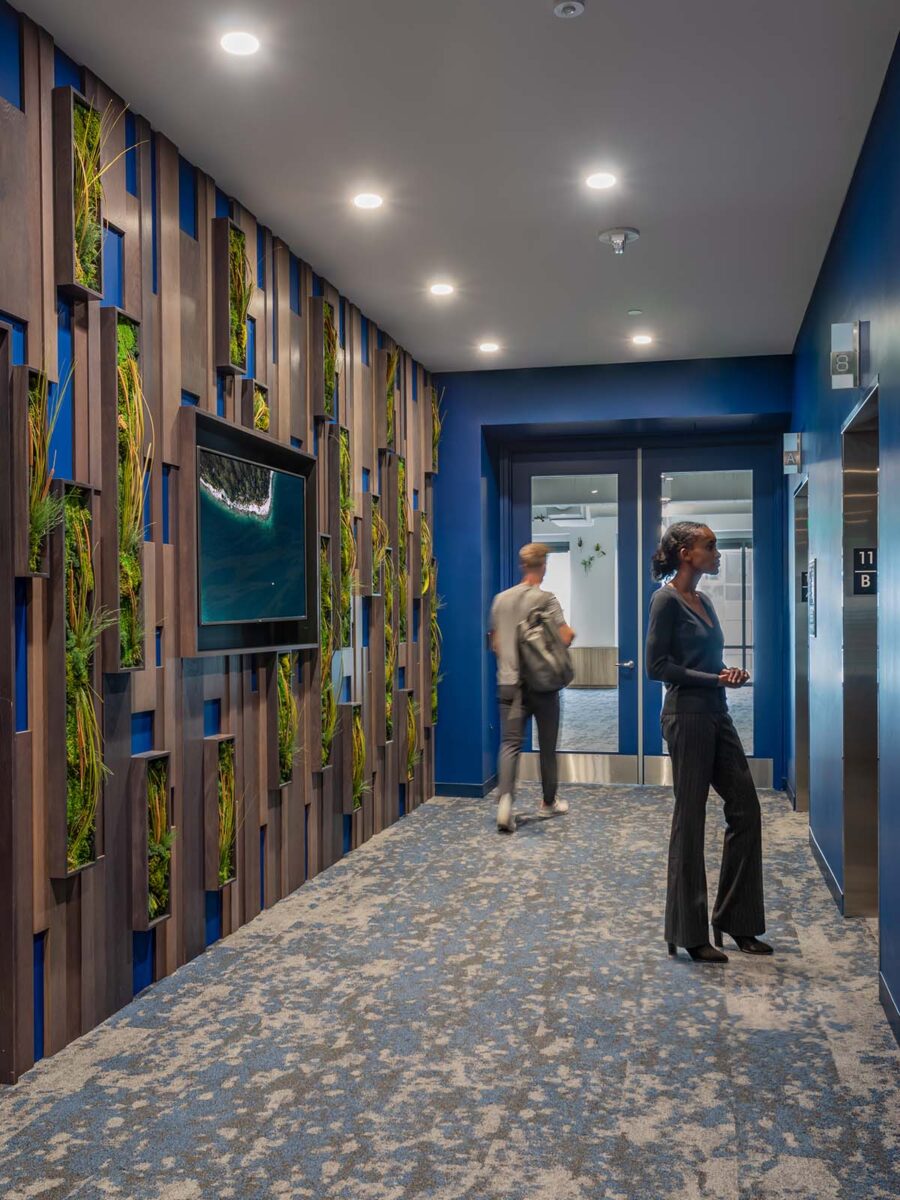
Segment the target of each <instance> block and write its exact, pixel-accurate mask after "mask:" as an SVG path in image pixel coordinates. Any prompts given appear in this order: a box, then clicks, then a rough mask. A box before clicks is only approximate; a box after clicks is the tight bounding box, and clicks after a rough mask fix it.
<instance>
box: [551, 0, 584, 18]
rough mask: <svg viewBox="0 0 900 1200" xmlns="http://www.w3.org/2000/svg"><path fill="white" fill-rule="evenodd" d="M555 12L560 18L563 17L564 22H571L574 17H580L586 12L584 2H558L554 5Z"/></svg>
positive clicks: (564, 0)
mask: <svg viewBox="0 0 900 1200" xmlns="http://www.w3.org/2000/svg"><path fill="white" fill-rule="evenodd" d="M553 12H554V13H555V14H556V16H558V17H562V19H563V20H564V21H568V20H571V18H572V17H580V16H581V14H582V13H583V12H584V3H583V0H557V3H555V4H554V5H553Z"/></svg>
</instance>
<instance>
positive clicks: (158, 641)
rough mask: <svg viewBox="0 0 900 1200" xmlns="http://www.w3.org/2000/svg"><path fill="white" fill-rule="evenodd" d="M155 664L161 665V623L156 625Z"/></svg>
mask: <svg viewBox="0 0 900 1200" xmlns="http://www.w3.org/2000/svg"><path fill="white" fill-rule="evenodd" d="M156 665H157V666H158V667H161V666H162V665H163V627H162V625H157V627H156Z"/></svg>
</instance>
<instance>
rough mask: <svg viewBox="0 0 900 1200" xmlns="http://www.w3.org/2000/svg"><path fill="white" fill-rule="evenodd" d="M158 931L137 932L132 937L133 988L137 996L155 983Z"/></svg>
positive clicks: (133, 992)
mask: <svg viewBox="0 0 900 1200" xmlns="http://www.w3.org/2000/svg"><path fill="white" fill-rule="evenodd" d="M155 949H156V930H155V929H147V930H137V931H135V932H134V933H133V934H132V935H131V955H132V957H131V988H132V994H133V995H135V996H136V995H137V994H138V992H142V991H143V990H144V988H148V987H149V986H150V984H151V983H152V982H153V958H154V951H155Z"/></svg>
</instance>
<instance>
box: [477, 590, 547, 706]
mask: <svg viewBox="0 0 900 1200" xmlns="http://www.w3.org/2000/svg"><path fill="white" fill-rule="evenodd" d="M539 606H540V607H543V608H545V609H546V612H547V616H548V617H549V618H550V619H551V620H553V621H555V622H556V625H557V628H559V626H560V625H564V624H565V617H564V616H563V611H562V609H561V608H560V606H559V601H558V600H557V598H556V597H555V596H554V595H553V593H552V592H545V591H542V590H541V588H539V587H533V586H532V585H531V584H528V583H517V584H516V586H515V587H511V588H507V589H506V591H505V592H500V593H499V594H498V595H496V596H495V597H494V602H493V604H492V605H491V622H490V627H491V631H492V632H493V635H494V653H495V654H496V655H497V686H498V687H513V686H515V685H516V684H517V683H518V682H519V645H518V636H517V629H518V625H519V622H520V621H524V620H525V618H526V617H527V616H528V614H529V613H530V612H531V611H532V610H533V609H535V608H537V607H539Z"/></svg>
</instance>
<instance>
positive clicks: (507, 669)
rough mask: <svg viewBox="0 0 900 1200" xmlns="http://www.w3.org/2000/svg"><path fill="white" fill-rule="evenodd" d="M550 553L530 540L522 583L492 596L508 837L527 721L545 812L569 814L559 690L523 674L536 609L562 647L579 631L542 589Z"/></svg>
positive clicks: (522, 558) (501, 815)
mask: <svg viewBox="0 0 900 1200" xmlns="http://www.w3.org/2000/svg"><path fill="white" fill-rule="evenodd" d="M548 553H549V550H548V549H547V547H546V546H543V545H541V544H540V542H530V543H529V544H528V545H527V546H523V547H522V549H521V550H520V551H519V566H520V568H521V570H522V582H521V583H519V584H516V586H515V587H511V588H508V589H507V590H506V591H505V592H500V594H499V595H498V596H495V597H494V602H493V604H492V605H491V620H490V636H491V649H492V650H493V651H494V654H496V656H497V696H498V700H499V703H500V762H499V767H498V782H499V789H500V803H499V805H498V806H497V828H498V829H499V830H501V831H504V830H505V831H506V832H507V833H512V832H514V830H515V828H516V824H515V821H514V819H513V812H512V806H513V795H514V792H515V787H516V767H517V766H518V762H519V750H520V748H521V746H522V736H523V734H524V732H525V722H526V721H527V720H528V718H529V717H532V716H533V717H534V718H535V720H536V722H537V729H538V743H539V746H540V751H541V786H542V788H543V792H544V799H543V803H542V804H541V808H540V811H541V812H542V813H565V812H568V811H569V805H568V803H567V802H566V801H565V800H557V798H556V739H557V736H558V734H559V692H530V691H529V690H528V688H527V687H526V686H525V685H524V683H523V682H522V680H521V678H520V674H519V649H518V645H519V643H518V627H519V622H520V621H523V620H525V618H526V617H528V616H529V614H530V613H531V612H532V611H533V610H534V609H535V608H538V607H539V608H542V609H543V610H544V612H545V613H546V614H547V617H548V620H549V621H550V622H551V624H553V625H554V626H555V627H556V630H557V633H558V635H559V638H560V640H561V641H562V643H563V645H564V646H571V644H572V642H573V640H574V638H575V632H574V630H572V629H570V628H569V626H568V625H567V624H566V621H565V618H564V616H563V613H562V609H561V608H560V606H559V601H558V600H557V599H556V597H555V596H554V595H553V593H552V592H544V591H542V590H541V584H542V583H543V581H544V576H545V575H546V573H547V555H548Z"/></svg>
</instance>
